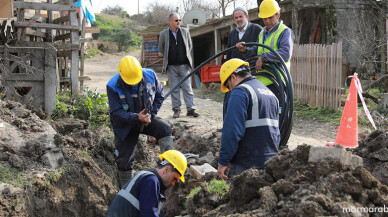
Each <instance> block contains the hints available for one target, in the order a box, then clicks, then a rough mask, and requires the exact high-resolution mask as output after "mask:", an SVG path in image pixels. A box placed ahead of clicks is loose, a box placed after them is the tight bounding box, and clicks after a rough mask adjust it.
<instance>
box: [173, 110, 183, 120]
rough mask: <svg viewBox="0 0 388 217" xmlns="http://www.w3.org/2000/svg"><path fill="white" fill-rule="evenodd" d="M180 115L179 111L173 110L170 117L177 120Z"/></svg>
mask: <svg viewBox="0 0 388 217" xmlns="http://www.w3.org/2000/svg"><path fill="white" fill-rule="evenodd" d="M180 114H181V110H180V109H174V114H173V115H172V117H173V118H179V115H180Z"/></svg>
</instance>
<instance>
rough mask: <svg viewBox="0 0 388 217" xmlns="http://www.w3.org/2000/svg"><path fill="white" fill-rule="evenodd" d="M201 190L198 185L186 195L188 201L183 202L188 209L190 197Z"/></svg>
mask: <svg viewBox="0 0 388 217" xmlns="http://www.w3.org/2000/svg"><path fill="white" fill-rule="evenodd" d="M200 190H201V187H196V188H193V189H191V191H190V193H189V195H187V196H186V201H185V203H184V204H183V205H184V207H185V209H188V208H189V199H190V198H193V197H194V195H196V194H197V193H198V192H199V191H200Z"/></svg>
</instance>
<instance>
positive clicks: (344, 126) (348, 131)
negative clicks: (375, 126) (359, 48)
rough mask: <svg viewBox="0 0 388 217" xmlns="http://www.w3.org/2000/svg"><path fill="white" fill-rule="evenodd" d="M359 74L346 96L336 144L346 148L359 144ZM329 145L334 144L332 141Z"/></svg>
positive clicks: (354, 77) (353, 80)
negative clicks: (357, 82) (357, 80)
mask: <svg viewBox="0 0 388 217" xmlns="http://www.w3.org/2000/svg"><path fill="white" fill-rule="evenodd" d="M356 79H357V75H354V76H353V78H352V82H351V84H350V88H349V93H348V96H347V98H346V102H345V107H344V110H343V112H342V117H341V123H340V126H339V128H338V132H337V137H336V138H335V142H334V143H335V144H338V145H342V146H343V147H344V148H355V147H357V146H358V115H357V87H356ZM326 145H327V146H332V145H334V144H333V143H332V142H328V143H326Z"/></svg>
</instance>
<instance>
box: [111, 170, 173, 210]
mask: <svg viewBox="0 0 388 217" xmlns="http://www.w3.org/2000/svg"><path fill="white" fill-rule="evenodd" d="M166 189H167V187H166V186H165V185H164V184H163V181H162V178H161V177H160V176H159V174H158V172H157V171H156V170H155V169H150V170H143V171H140V172H138V173H136V174H135V175H134V177H133V178H132V179H130V180H129V181H128V182H127V183H126V184H125V185H124V187H123V188H122V189H121V190H120V191H119V193H118V194H117V195H116V196H115V198H114V199H113V201H112V203H111V205H110V206H109V209H108V211H107V213H106V217H127V216H128V217H135V216H147V217H148V216H150V217H154V216H155V217H156V216H164V211H163V204H164V202H165V201H166V196H165V190H166Z"/></svg>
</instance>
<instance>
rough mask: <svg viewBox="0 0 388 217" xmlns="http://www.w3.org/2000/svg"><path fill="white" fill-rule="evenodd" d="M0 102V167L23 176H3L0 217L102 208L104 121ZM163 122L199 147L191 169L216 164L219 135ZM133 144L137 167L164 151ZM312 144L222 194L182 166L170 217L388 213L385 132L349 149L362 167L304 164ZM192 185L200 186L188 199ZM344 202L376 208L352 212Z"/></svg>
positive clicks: (151, 143)
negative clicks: (57, 116) (48, 117)
mask: <svg viewBox="0 0 388 217" xmlns="http://www.w3.org/2000/svg"><path fill="white" fill-rule="evenodd" d="M0 108H1V110H0V123H1V125H0V166H1V169H2V170H3V171H5V170H10V169H11V168H16V169H18V170H19V172H20V173H19V175H20V174H21V176H20V177H19V178H18V180H21V181H20V182H16V181H12V179H11V178H9V177H5V176H4V177H1V178H2V179H3V180H1V182H0V193H1V197H0V216H105V212H106V210H107V208H108V206H109V204H110V202H111V201H112V199H113V197H114V196H115V194H116V193H117V192H118V190H119V189H118V182H117V171H116V167H115V165H114V157H115V156H114V145H113V135H112V132H111V131H110V129H109V128H99V129H98V130H96V131H92V130H90V129H89V124H88V122H86V121H82V120H77V119H62V120H58V121H55V122H52V123H49V122H47V121H44V120H42V119H41V118H39V117H38V116H37V113H36V112H33V111H31V110H29V109H26V108H25V106H22V105H21V104H19V103H15V102H10V101H0ZM169 122H170V124H171V126H172V130H173V135H174V145H175V148H176V149H178V150H180V151H182V152H184V153H193V154H197V155H199V157H196V158H190V159H189V160H188V162H189V167H190V166H191V165H201V164H204V163H209V164H210V165H212V166H213V167H215V168H217V156H216V153H217V152H218V150H219V147H220V136H221V134H220V133H218V132H216V130H215V129H214V130H209V131H198V130H197V129H196V126H195V125H193V124H190V123H189V122H173V121H169ZM137 147H138V148H137V150H136V159H135V169H137V170H141V169H145V168H152V167H154V166H155V165H156V159H157V154H159V152H160V151H159V147H158V145H157V144H156V141H155V139H154V138H152V137H147V136H141V137H140V139H139V143H138V146H137ZM310 149H311V146H308V145H302V146H298V148H296V149H295V150H292V151H291V150H289V149H283V150H282V151H281V152H280V153H279V155H278V156H276V157H274V158H273V159H271V160H270V161H268V162H267V167H266V171H265V172H259V171H256V170H248V171H246V172H244V173H243V174H241V175H240V176H237V177H235V178H233V179H232V180H231V181H230V185H231V187H230V190H229V192H228V193H227V194H226V195H225V196H223V197H220V196H219V195H214V193H211V192H209V191H208V189H207V188H206V182H208V181H210V180H211V179H213V178H215V177H216V174H215V173H211V174H209V175H207V176H205V177H203V178H202V180H197V179H196V178H195V177H194V176H192V175H191V174H190V172H187V173H186V175H185V178H186V183H184V184H182V183H179V184H177V185H176V186H175V187H173V188H171V189H169V190H168V192H167V195H168V200H167V202H166V204H165V210H166V216H179V215H181V216H183V215H190V216H228V215H229V216H387V215H388V210H387V211H386V212H378V210H379V208H384V207H387V209H388V187H387V186H386V184H387V183H388V177H387V174H388V172H387V168H388V167H387V165H388V133H387V132H382V131H375V132H373V133H372V134H371V135H370V136H369V137H367V138H366V139H365V140H364V141H362V142H360V147H359V148H357V149H355V150H353V154H356V155H358V156H360V157H362V158H363V161H364V167H362V166H358V167H353V166H349V165H344V164H340V163H336V162H332V161H330V160H322V161H319V162H310V161H309V152H310ZM14 179H16V178H14ZM195 187H200V190H199V192H198V193H197V194H195V195H194V196H193V197H192V198H190V199H189V202H188V206H187V207H185V205H184V203H185V201H186V200H187V195H188V194H189V193H190V191H191V190H192V189H193V188H195ZM347 208H349V209H352V208H353V210H356V208H376V212H361V211H362V210H361V211H360V210H358V211H357V210H356V212H353V213H348V212H346V209H347ZM344 210H345V211H344ZM383 211H384V210H383Z"/></svg>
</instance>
